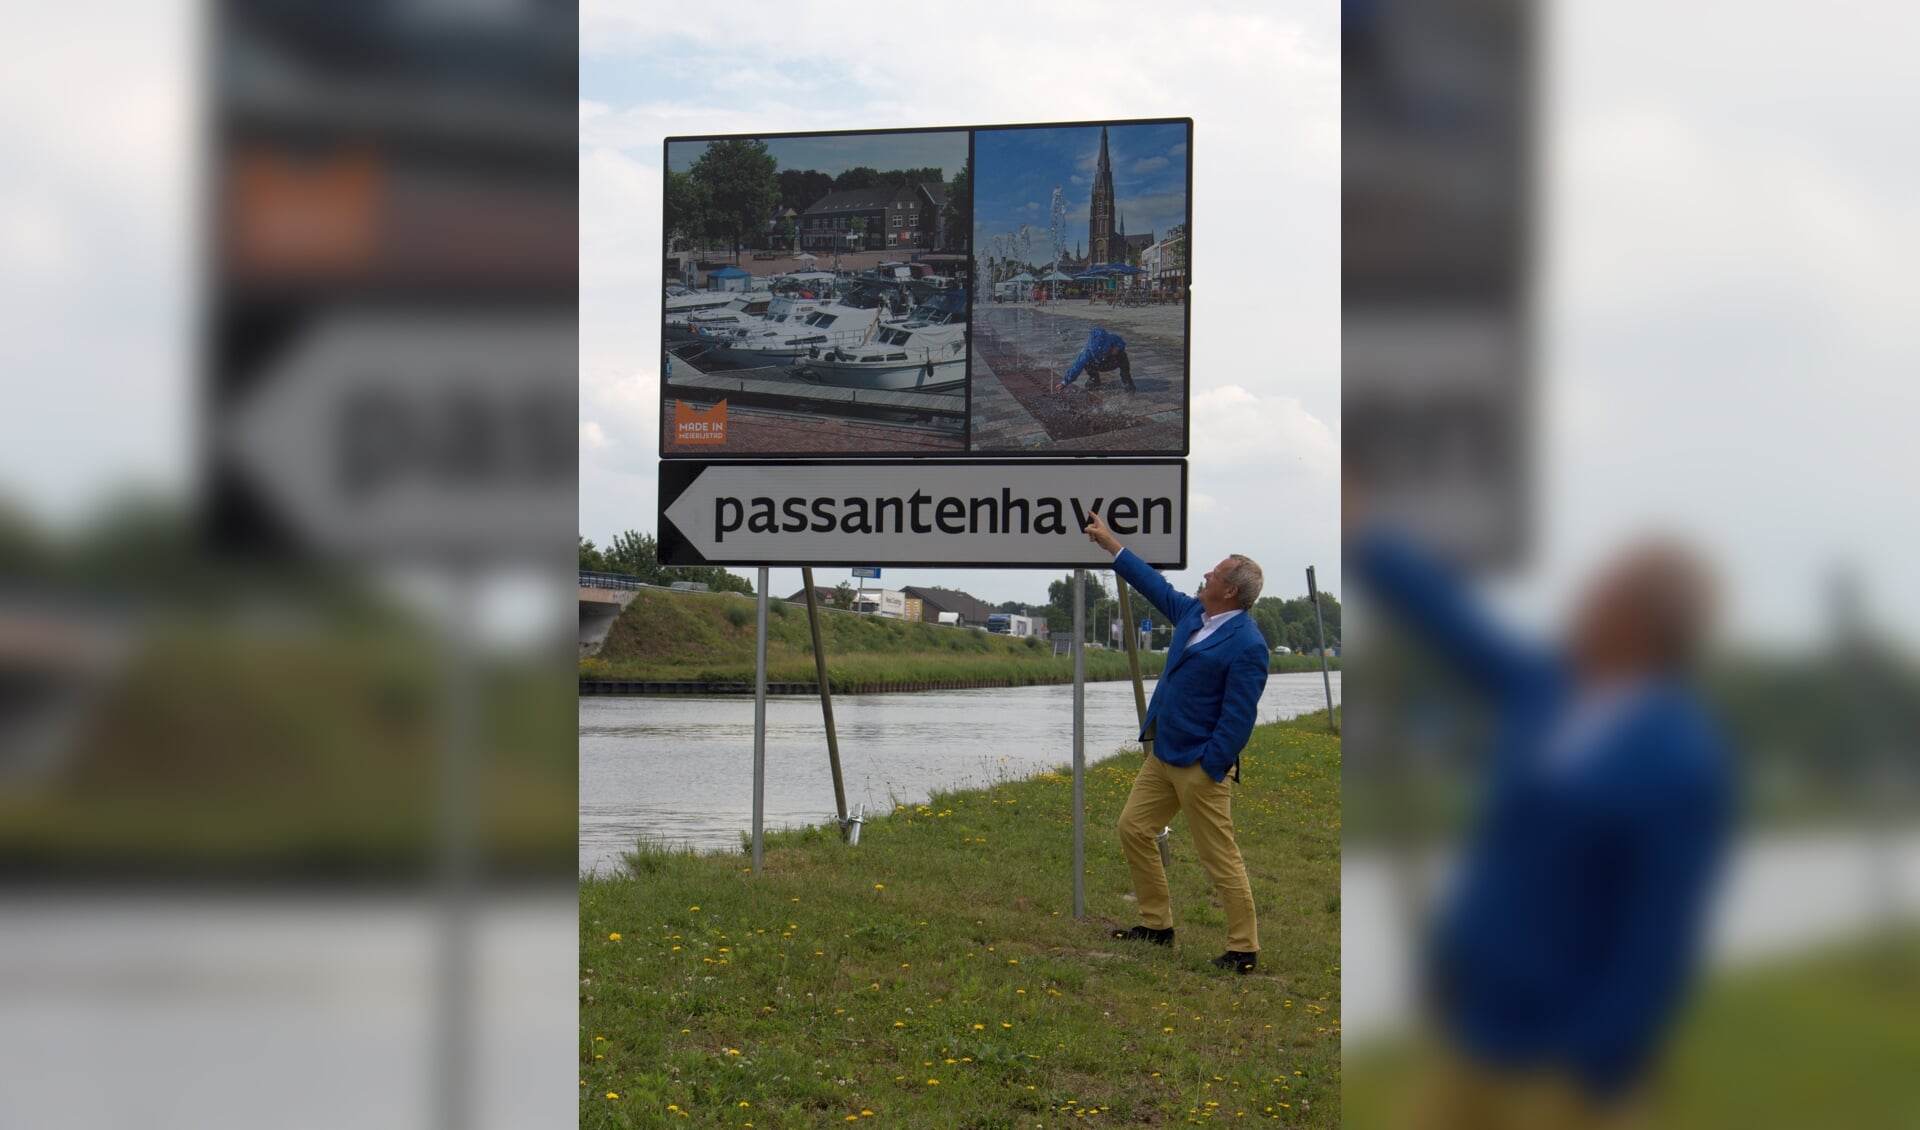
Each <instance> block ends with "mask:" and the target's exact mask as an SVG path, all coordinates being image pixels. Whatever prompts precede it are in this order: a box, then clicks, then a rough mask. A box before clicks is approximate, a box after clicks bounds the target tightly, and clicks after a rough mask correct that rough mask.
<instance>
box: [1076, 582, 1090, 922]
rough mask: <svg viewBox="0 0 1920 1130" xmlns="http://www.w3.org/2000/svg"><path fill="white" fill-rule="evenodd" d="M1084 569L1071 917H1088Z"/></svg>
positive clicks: (1079, 598)
mask: <svg viewBox="0 0 1920 1130" xmlns="http://www.w3.org/2000/svg"><path fill="white" fill-rule="evenodd" d="M1086 628H1087V571H1086V570H1085V569H1075V570H1074V571H1073V916H1074V918H1076V919H1080V918H1085V917H1086V916H1087V641H1086Z"/></svg>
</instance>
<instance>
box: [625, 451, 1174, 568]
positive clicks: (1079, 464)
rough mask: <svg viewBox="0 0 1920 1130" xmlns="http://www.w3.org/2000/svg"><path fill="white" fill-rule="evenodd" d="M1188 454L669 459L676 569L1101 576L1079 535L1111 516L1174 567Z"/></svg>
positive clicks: (665, 493)
mask: <svg viewBox="0 0 1920 1130" xmlns="http://www.w3.org/2000/svg"><path fill="white" fill-rule="evenodd" d="M1186 477H1187V469H1186V464H1185V463H1184V462H1182V461H1180V460H1172V459H1169V460H1153V461H1117V460H1116V461H1105V460H1102V461H1093V460H1082V461H1068V460H1050V461H1036V462H1023V463H1014V462H1005V463H999V462H996V463H980V462H958V461H953V460H930V459H919V460H900V461H887V462H867V463H838V464H824V463H812V464H794V463H783V464H767V463H734V462H728V463H703V464H692V463H685V462H667V463H663V464H662V465H661V467H660V559H661V561H662V562H664V563H666V564H669V565H846V564H850V563H851V562H854V561H864V562H876V563H878V564H880V565H950V566H969V567H975V568H978V567H982V566H985V567H996V566H1004V567H1008V568H1030V567H1035V566H1041V567H1049V568H1059V567H1068V568H1072V567H1088V568H1101V567H1105V566H1107V565H1109V564H1110V563H1111V559H1110V558H1109V557H1108V556H1107V554H1106V552H1105V551H1104V550H1102V549H1100V548H1099V547H1098V546H1096V545H1093V544H1092V543H1091V542H1089V541H1088V540H1087V535H1086V534H1085V533H1083V532H1082V530H1081V528H1082V527H1083V526H1084V525H1085V524H1086V519H1087V516H1088V515H1089V514H1095V513H1097V514H1099V515H1101V516H1102V517H1104V518H1105V519H1106V520H1107V524H1108V525H1110V526H1111V527H1113V531H1114V533H1116V534H1118V535H1120V539H1121V540H1122V541H1124V542H1125V543H1126V544H1127V545H1128V546H1129V547H1130V548H1132V549H1133V551H1134V552H1135V553H1137V554H1139V555H1140V556H1141V557H1142V558H1144V559H1145V560H1146V561H1147V562H1148V563H1149V564H1152V565H1154V566H1156V567H1158V568H1162V569H1183V568H1185V567H1186V562H1187V512H1186V497H1187V491H1186V486H1187V483H1186Z"/></svg>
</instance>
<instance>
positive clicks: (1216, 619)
mask: <svg viewBox="0 0 1920 1130" xmlns="http://www.w3.org/2000/svg"><path fill="white" fill-rule="evenodd" d="M1240 612H1241V610H1240V609H1238V608H1229V609H1227V610H1226V611H1225V612H1222V613H1220V614H1219V615H1217V616H1207V615H1205V614H1202V615H1201V617H1200V630H1199V631H1197V632H1195V633H1193V634H1192V635H1191V636H1188V637H1187V646H1188V647H1195V646H1198V645H1199V643H1200V641H1201V640H1204V639H1206V638H1207V637H1208V636H1210V635H1212V634H1213V633H1214V632H1215V631H1216V630H1218V629H1219V627H1220V625H1222V624H1224V623H1226V622H1227V621H1229V620H1231V619H1233V618H1234V617H1235V616H1238V615H1240Z"/></svg>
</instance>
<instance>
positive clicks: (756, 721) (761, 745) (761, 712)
mask: <svg viewBox="0 0 1920 1130" xmlns="http://www.w3.org/2000/svg"><path fill="white" fill-rule="evenodd" d="M770 583H771V582H769V581H768V580H767V567H766V566H764V565H762V566H761V567H760V584H759V586H758V594H759V595H758V596H757V597H756V598H755V599H756V600H757V601H758V602H759V613H758V616H757V619H758V622H759V624H758V627H759V631H758V633H757V635H756V637H755V639H754V644H753V873H754V874H755V875H758V874H760V858H761V854H762V850H761V848H762V845H761V842H760V839H761V835H760V834H761V830H762V828H761V825H762V822H763V821H764V819H765V817H766V813H767V585H768V584H770Z"/></svg>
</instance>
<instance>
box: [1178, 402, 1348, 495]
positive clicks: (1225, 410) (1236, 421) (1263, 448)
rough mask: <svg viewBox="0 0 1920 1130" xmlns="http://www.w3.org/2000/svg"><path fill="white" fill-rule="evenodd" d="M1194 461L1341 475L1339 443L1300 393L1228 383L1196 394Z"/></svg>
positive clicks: (1295, 473)
mask: <svg viewBox="0 0 1920 1130" xmlns="http://www.w3.org/2000/svg"><path fill="white" fill-rule="evenodd" d="M1193 462H1194V463H1195V464H1196V465H1199V464H1231V465H1235V466H1260V467H1263V468H1267V469H1270V470H1273V471H1276V472H1279V473H1282V474H1289V475H1296V476H1309V477H1311V476H1337V475H1338V473H1339V467H1340V442H1339V440H1338V438H1336V437H1335V436H1334V434H1333V429H1331V428H1329V427H1328V426H1327V425H1326V423H1325V422H1323V421H1322V420H1320V419H1319V418H1318V417H1316V416H1314V415H1313V414H1312V413H1310V412H1308V411H1307V410H1306V408H1305V407H1304V406H1303V405H1302V404H1301V403H1300V401H1299V399H1298V398H1296V397H1292V396H1285V395H1268V396H1261V395H1258V394H1256V393H1253V392H1251V391H1249V390H1247V389H1245V388H1242V387H1241V386H1239V385H1224V386H1221V387H1219V388H1212V389H1205V390H1201V391H1198V392H1196V393H1195V394H1194V396H1193Z"/></svg>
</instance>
